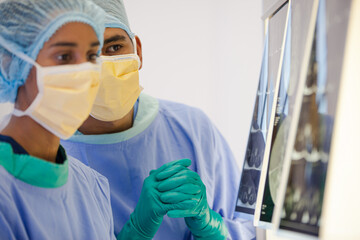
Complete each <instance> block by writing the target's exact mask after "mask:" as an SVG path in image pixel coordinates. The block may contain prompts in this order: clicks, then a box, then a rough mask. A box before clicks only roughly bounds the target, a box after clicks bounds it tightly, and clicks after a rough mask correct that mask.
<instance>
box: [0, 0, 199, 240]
mask: <svg viewBox="0 0 360 240" xmlns="http://www.w3.org/2000/svg"><path fill="white" fill-rule="evenodd" d="M0 16H1V17H0V66H1V67H0V101H1V102H13V103H15V110H14V112H13V113H12V116H11V119H10V122H9V124H8V125H7V126H6V127H5V128H4V129H3V130H2V131H1V132H0V199H1V201H0V238H1V239H115V235H114V226H113V217H112V211H111V205H110V193H109V185H108V181H107V179H106V178H105V177H103V176H102V175H100V174H99V173H97V172H95V171H94V170H91V169H90V168H89V167H86V166H85V165H84V164H82V163H81V162H79V161H78V160H76V159H74V158H71V157H68V156H67V155H66V153H65V151H64V149H63V148H62V147H61V146H60V145H59V142H60V138H64V139H66V138H68V137H70V136H71V135H72V134H73V133H74V132H75V131H76V129H77V128H78V127H79V126H80V125H81V124H82V123H83V121H84V120H85V119H86V118H87V117H88V115H89V113H90V111H91V108H92V105H93V103H94V100H95V96H96V93H97V91H98V88H99V78H100V65H98V64H95V62H96V59H97V55H98V53H99V49H100V45H102V43H103V33H104V24H103V22H104V11H103V10H102V9H101V8H99V7H98V6H96V5H95V4H93V3H91V2H88V1H84V0H61V1H60V0H7V1H1V2H0ZM190 164H191V161H190V160H189V159H181V160H178V161H173V162H169V163H166V164H164V165H163V166H162V167H161V168H159V169H157V170H155V171H152V172H151V176H149V178H148V181H147V184H150V185H158V187H157V188H154V189H153V190H152V191H147V192H145V193H144V194H145V195H146V197H147V198H152V199H153V200H152V201H153V202H155V203H161V204H163V203H162V201H166V203H167V204H166V205H164V204H163V206H164V207H163V208H161V209H159V208H157V212H159V213H160V214H163V212H162V211H164V212H171V211H172V214H174V215H176V216H178V215H181V216H184V215H186V216H188V215H193V214H194V212H193V211H189V210H192V209H193V208H194V207H195V206H196V204H197V203H198V196H199V194H198V193H199V192H201V187H202V186H201V185H199V184H195V183H196V180H194V179H196V177H197V176H193V172H192V171H190V170H189V169H188V168H187V166H189V165H190ZM174 197H175V198H176V199H177V201H176V202H174V201H173V200H172V198H174ZM179 199H180V200H179ZM133 236H136V233H135V234H134V232H132V231H128V232H123V233H122V234H121V235H118V239H131V238H132V237H133Z"/></svg>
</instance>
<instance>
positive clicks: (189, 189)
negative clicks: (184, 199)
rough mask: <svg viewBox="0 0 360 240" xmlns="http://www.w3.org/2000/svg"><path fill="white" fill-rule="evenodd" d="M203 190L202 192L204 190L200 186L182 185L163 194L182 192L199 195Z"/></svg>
mask: <svg viewBox="0 0 360 240" xmlns="http://www.w3.org/2000/svg"><path fill="white" fill-rule="evenodd" d="M201 190H202V188H201V186H200V185H199V184H193V183H186V184H183V185H180V186H179V187H177V188H174V189H171V190H169V191H165V192H162V193H167V192H182V193H186V194H199V193H200V192H201Z"/></svg>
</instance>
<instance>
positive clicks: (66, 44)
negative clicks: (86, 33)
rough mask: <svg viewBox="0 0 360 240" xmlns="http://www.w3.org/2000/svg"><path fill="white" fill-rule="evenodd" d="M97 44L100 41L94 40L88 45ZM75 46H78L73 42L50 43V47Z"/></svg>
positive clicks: (93, 45) (94, 45)
mask: <svg viewBox="0 0 360 240" xmlns="http://www.w3.org/2000/svg"><path fill="white" fill-rule="evenodd" d="M99 45H100V42H99V41H96V42H92V43H91V44H90V47H97V46H99ZM77 46H78V44H77V43H74V42H57V43H54V44H52V45H50V47H77Z"/></svg>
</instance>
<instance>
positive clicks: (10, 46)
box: [0, 36, 43, 117]
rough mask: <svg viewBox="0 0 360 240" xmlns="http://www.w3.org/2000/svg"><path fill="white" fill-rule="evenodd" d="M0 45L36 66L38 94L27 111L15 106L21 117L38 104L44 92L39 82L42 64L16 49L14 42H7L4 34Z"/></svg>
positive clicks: (17, 113)
mask: <svg viewBox="0 0 360 240" xmlns="http://www.w3.org/2000/svg"><path fill="white" fill-rule="evenodd" d="M0 45H1V46H2V47H3V48H5V49H6V50H7V51H8V52H9V53H12V54H14V55H15V56H17V57H18V58H20V59H22V60H24V61H25V62H27V63H30V64H32V65H33V66H35V67H36V85H37V87H38V94H37V96H36V97H35V99H34V100H33V102H32V103H31V104H30V106H28V108H27V109H26V110H25V111H22V110H19V109H16V108H15V107H14V110H13V114H14V115H15V116H18V117H21V116H24V115H28V112H30V111H31V109H32V108H34V106H36V103H37V102H38V101H40V97H39V96H40V95H42V94H43V86H42V85H41V84H40V83H39V79H41V78H40V77H39V76H40V74H41V70H40V69H42V66H40V64H38V63H37V62H35V61H34V60H33V59H31V58H30V57H29V56H28V55H26V54H24V53H23V52H20V51H18V50H17V49H16V46H12V45H13V44H11V43H9V42H7V41H6V40H5V39H4V38H3V37H2V36H0Z"/></svg>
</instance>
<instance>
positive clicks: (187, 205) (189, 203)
mask: <svg viewBox="0 0 360 240" xmlns="http://www.w3.org/2000/svg"><path fill="white" fill-rule="evenodd" d="M197 204H198V201H196V200H185V201H182V202H178V203H170V204H166V203H163V204H162V205H163V208H164V210H165V211H166V212H169V211H172V210H189V209H195V208H196V206H197Z"/></svg>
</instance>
